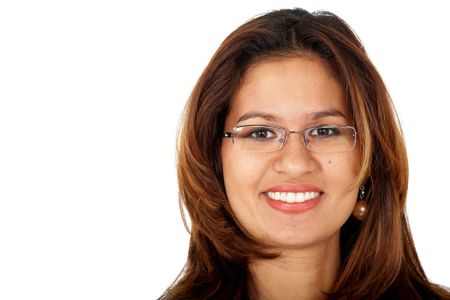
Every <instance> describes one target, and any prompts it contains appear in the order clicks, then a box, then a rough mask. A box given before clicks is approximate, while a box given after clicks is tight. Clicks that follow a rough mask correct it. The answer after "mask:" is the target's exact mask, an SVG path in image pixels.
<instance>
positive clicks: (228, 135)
mask: <svg viewBox="0 0 450 300" xmlns="http://www.w3.org/2000/svg"><path fill="white" fill-rule="evenodd" d="M258 126H259V127H268V128H274V129H281V130H283V131H284V140H283V143H280V145H281V146H280V148H278V149H277V150H273V151H261V152H258V151H249V152H254V153H270V152H276V151H280V150H281V149H283V148H284V146H285V145H286V144H287V142H288V139H289V134H291V133H298V134H300V135H301V136H302V137H303V139H301V140H302V144H303V145H304V146H305V148H306V149H308V150H309V151H312V152H316V153H317V152H318V153H332V152H326V151H325V152H321V151H314V150H312V149H311V148H308V143H307V142H306V140H307V139H306V136H305V132H309V131H311V130H313V129H317V128H320V127H326V126H332V127H336V128H349V129H352V130H353V146H352V147H351V148H350V149H348V150H343V151H338V152H347V151H351V150H353V149H354V148H355V145H356V140H357V134H358V132H357V131H356V128H355V127H354V126H350V125H332V124H323V125H317V126H312V127H308V128H305V129H304V130H287V129H286V128H284V127H281V126H275V125H259V124H251V125H240V126H235V127H233V129H232V130H231V131H224V133H223V136H222V137H224V138H231V141H232V143H233V144H234V138H235V131H236V129H237V128H242V127H258Z"/></svg>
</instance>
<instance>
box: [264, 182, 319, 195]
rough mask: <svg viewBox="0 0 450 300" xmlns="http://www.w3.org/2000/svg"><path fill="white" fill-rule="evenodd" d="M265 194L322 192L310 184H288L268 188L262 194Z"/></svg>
mask: <svg viewBox="0 0 450 300" xmlns="http://www.w3.org/2000/svg"><path fill="white" fill-rule="evenodd" d="M267 192H284V193H288V192H291V193H303V192H319V193H322V190H321V189H319V188H318V187H316V186H314V185H310V184H303V183H302V184H289V183H283V184H279V185H275V186H273V187H270V188H268V189H267V190H266V191H264V193H267Z"/></svg>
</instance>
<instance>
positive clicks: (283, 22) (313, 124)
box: [160, 9, 450, 299]
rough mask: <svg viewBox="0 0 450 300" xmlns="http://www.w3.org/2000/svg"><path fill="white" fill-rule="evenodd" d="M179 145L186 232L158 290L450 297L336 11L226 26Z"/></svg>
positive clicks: (207, 295) (402, 166)
mask: <svg viewBox="0 0 450 300" xmlns="http://www.w3.org/2000/svg"><path fill="white" fill-rule="evenodd" d="M178 147H179V149H178V178H179V189H180V200H181V204H182V205H184V206H185V207H186V209H187V210H188V212H189V216H190V219H191V222H192V226H191V240H190V248H189V254H188V261H187V263H186V266H185V268H184V270H183V272H182V273H181V274H180V276H179V278H178V279H177V280H176V281H175V283H174V284H173V285H172V286H171V287H170V288H169V289H168V290H167V291H166V292H165V293H164V295H163V296H161V298H160V299H327V298H328V299H450V295H449V293H447V292H445V291H444V290H442V289H441V288H439V287H438V286H436V285H433V284H431V283H430V282H429V281H428V280H427V278H426V276H425V273H424V271H423V269H422V267H421V265H420V262H419V259H418V257H417V254H416V251H415V248H414V244H413V241H412V237H411V234H410V231H409V228H408V223H407V220H406V216H405V200H406V192H407V185H408V166H407V157H406V152H405V146H404V143H403V139H402V135H401V131H400V129H399V127H398V121H397V119H396V115H395V111H394V109H393V107H392V104H391V101H390V98H389V95H388V93H387V90H386V87H385V86H384V84H383V81H382V79H381V77H380V76H379V74H378V73H377V71H376V69H375V67H374V66H373V65H372V63H371V62H370V60H369V59H368V57H367V55H366V53H365V51H364V48H363V46H362V45H361V43H360V41H359V40H358V38H357V37H356V36H355V34H354V33H353V32H352V30H351V29H350V28H349V27H348V25H347V24H345V22H344V21H343V20H341V19H339V18H338V17H337V16H335V15H333V14H331V13H329V12H319V13H313V14H310V13H308V12H306V11H304V10H302V9H293V10H280V11H274V12H271V13H268V14H266V15H262V16H260V17H258V18H255V19H253V20H250V21H249V22H247V23H246V24H244V25H242V26H241V27H239V28H238V29H237V30H235V31H234V32H233V33H232V34H231V35H230V36H229V37H228V38H227V39H226V40H225V41H224V42H223V43H222V45H221V46H220V48H219V49H218V50H217V52H216V54H215V55H214V57H213V58H212V60H211V62H210V63H209V65H208V66H207V67H206V69H205V71H204V72H203V74H202V76H201V77H200V79H199V81H198V83H197V85H196V87H195V88H194V90H193V92H192V95H191V97H190V100H189V102H188V104H187V107H186V114H185V116H184V122H183V126H182V128H181V132H180V138H179V144H178Z"/></svg>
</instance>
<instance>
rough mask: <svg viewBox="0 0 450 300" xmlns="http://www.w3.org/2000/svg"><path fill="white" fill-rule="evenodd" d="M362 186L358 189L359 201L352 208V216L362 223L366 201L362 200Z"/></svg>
mask: <svg viewBox="0 0 450 300" xmlns="http://www.w3.org/2000/svg"><path fill="white" fill-rule="evenodd" d="M364 188H365V187H364V185H363V186H361V187H360V188H359V200H358V201H356V204H355V208H353V213H352V214H353V216H354V217H355V218H357V219H358V220H360V221H362V220H364V218H365V217H366V215H367V206H368V205H367V201H365V200H364Z"/></svg>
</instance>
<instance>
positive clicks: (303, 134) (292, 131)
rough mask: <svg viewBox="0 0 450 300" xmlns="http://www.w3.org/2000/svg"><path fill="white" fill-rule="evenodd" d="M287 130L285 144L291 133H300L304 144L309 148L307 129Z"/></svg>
mask: <svg viewBox="0 0 450 300" xmlns="http://www.w3.org/2000/svg"><path fill="white" fill-rule="evenodd" d="M285 132H286V137H285V138H284V140H285V141H284V143H283V146H285V145H286V143H287V142H288V137H289V135H291V134H298V135H299V139H300V141H301V143H302V144H303V146H304V147H306V148H308V143H307V141H306V138H305V131H300V130H285Z"/></svg>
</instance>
